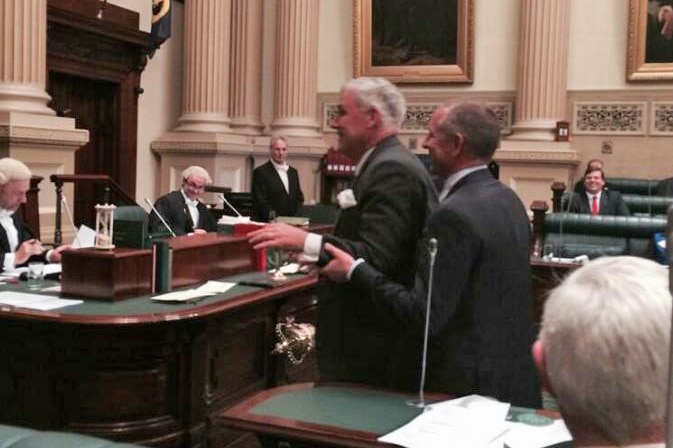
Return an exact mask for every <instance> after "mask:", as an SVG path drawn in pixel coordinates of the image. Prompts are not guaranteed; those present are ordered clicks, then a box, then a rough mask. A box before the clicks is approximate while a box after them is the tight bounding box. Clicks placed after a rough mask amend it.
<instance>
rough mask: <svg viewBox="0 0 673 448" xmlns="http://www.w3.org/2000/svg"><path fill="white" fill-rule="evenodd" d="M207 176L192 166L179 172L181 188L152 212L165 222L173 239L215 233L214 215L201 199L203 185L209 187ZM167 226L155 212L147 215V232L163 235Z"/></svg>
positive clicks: (167, 195) (156, 204)
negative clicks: (175, 236) (148, 226)
mask: <svg viewBox="0 0 673 448" xmlns="http://www.w3.org/2000/svg"><path fill="white" fill-rule="evenodd" d="M212 183H213V181H212V179H211V178H210V174H208V171H206V170H205V169H204V168H202V167H200V166H197V165H192V166H190V167H187V168H186V169H185V170H184V171H183V172H182V188H181V189H180V190H176V191H172V192H170V193H168V194H166V195H164V196H162V197H160V198H159V199H157V202H156V203H155V204H154V208H155V209H156V210H157V211H158V212H159V213H160V214H161V216H162V217H163V218H164V219H165V220H166V222H167V223H168V225H169V226H170V227H171V230H172V231H173V232H175V234H176V235H186V234H188V233H206V232H215V231H217V223H216V222H215V218H214V217H213V214H212V213H211V212H210V210H208V208H207V207H206V206H205V205H204V204H203V203H202V202H201V200H200V198H201V196H203V193H204V192H205V190H206V185H210V184H212ZM165 231H166V226H164V224H163V223H162V222H161V219H160V218H159V217H158V216H157V214H156V213H155V212H154V210H153V211H152V212H151V213H150V232H165Z"/></svg>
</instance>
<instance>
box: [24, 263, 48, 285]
mask: <svg viewBox="0 0 673 448" xmlns="http://www.w3.org/2000/svg"><path fill="white" fill-rule="evenodd" d="M43 278H44V263H42V262H41V261H33V262H30V263H28V289H32V290H36V289H40V288H41V287H42V279H43Z"/></svg>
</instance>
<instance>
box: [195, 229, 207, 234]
mask: <svg viewBox="0 0 673 448" xmlns="http://www.w3.org/2000/svg"><path fill="white" fill-rule="evenodd" d="M206 233H208V232H207V231H206V230H203V229H194V235H205V234H206Z"/></svg>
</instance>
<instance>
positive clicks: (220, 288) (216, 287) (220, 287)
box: [196, 280, 236, 293]
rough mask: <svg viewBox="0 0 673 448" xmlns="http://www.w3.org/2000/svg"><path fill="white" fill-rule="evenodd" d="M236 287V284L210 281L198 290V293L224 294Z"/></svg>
mask: <svg viewBox="0 0 673 448" xmlns="http://www.w3.org/2000/svg"><path fill="white" fill-rule="evenodd" d="M234 286H236V283H230V282H216V281H213V280H211V281H209V282H206V283H204V284H203V285H201V286H199V287H198V288H196V290H197V291H203V292H212V293H223V292H227V291H229V290H230V289H231V288H233V287H234Z"/></svg>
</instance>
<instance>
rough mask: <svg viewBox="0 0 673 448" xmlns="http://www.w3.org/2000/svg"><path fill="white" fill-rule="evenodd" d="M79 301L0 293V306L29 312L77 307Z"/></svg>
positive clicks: (9, 292)
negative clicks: (18, 308) (26, 309)
mask: <svg viewBox="0 0 673 448" xmlns="http://www.w3.org/2000/svg"><path fill="white" fill-rule="evenodd" d="M80 303H82V301H81V300H69V299H59V298H58V297H54V296H48V295H42V294H29V293H25V292H13V291H2V292H0V304H3V305H11V306H15V307H20V308H28V309H31V310H40V311H49V310H54V309H56V308H62V307H64V306H69V305H78V304H80Z"/></svg>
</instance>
